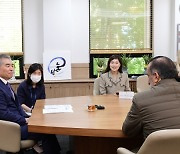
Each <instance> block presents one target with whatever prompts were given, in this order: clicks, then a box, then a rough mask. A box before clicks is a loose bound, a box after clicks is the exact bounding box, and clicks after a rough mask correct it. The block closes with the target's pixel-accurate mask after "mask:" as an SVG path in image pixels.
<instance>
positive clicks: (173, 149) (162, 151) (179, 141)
mask: <svg viewBox="0 0 180 154" xmlns="http://www.w3.org/2000/svg"><path fill="white" fill-rule="evenodd" d="M117 154H135V153H133V152H131V151H129V150H127V149H125V148H118V149H117ZM136 154H180V129H167V130H160V131H156V132H153V133H151V134H150V135H149V136H148V137H147V138H146V140H145V142H144V143H143V145H142V146H141V148H140V149H139V151H138V152H137V153H136Z"/></svg>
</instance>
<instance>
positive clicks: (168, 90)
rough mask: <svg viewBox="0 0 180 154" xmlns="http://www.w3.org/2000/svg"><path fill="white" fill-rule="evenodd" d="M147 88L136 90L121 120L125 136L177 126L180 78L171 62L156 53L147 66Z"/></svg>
mask: <svg viewBox="0 0 180 154" xmlns="http://www.w3.org/2000/svg"><path fill="white" fill-rule="evenodd" d="M147 73H148V78H149V84H150V85H151V86H152V87H151V89H150V90H148V91H144V92H141V93H138V94H136V95H135V96H134V98H133V100H132V106H131V109H130V111H129V113H128V114H127V117H126V119H125V121H124V123H123V128H122V130H123V132H124V133H125V134H126V135H128V136H138V135H142V134H143V136H144V138H146V137H147V136H148V135H149V134H151V133H152V132H154V131H157V130H163V129H179V128H180V120H179V119H180V112H179V111H180V82H178V72H177V69H176V66H175V65H174V63H173V62H172V61H171V60H170V59H169V58H167V57H163V56H158V57H155V58H153V59H152V60H151V62H150V63H149V65H148V68H147Z"/></svg>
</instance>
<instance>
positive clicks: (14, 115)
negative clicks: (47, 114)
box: [0, 80, 28, 139]
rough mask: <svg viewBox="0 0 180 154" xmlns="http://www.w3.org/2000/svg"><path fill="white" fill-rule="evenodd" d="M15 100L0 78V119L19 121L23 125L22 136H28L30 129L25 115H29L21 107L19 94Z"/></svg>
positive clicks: (23, 137)
mask: <svg viewBox="0 0 180 154" xmlns="http://www.w3.org/2000/svg"><path fill="white" fill-rule="evenodd" d="M14 96H15V100H14V98H13V96H12V93H11V91H10V89H9V88H8V87H7V85H5V84H4V82H2V81H1V80H0V119H1V120H6V121H11V122H15V123H18V124H19V125H20V126H21V138H22V139H25V138H27V136H28V129H27V124H26V120H25V117H28V116H27V115H26V113H25V112H24V111H23V109H22V108H21V106H20V104H19V102H18V99H17V96H16V94H15V93H14Z"/></svg>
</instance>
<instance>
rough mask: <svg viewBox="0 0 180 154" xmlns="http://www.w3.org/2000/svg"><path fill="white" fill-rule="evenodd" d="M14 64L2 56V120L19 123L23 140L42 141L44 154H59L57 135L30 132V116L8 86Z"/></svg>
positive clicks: (0, 83)
mask: <svg viewBox="0 0 180 154" xmlns="http://www.w3.org/2000/svg"><path fill="white" fill-rule="evenodd" d="M13 71H14V70H13V64H12V61H11V58H10V57H9V56H7V55H4V54H1V55H0V119H1V120H6V121H11V122H15V123H18V124H19V125H20V127H21V139H33V140H37V141H39V140H42V146H43V151H44V154H51V153H52V154H59V153H60V146H59V143H58V141H57V138H56V136H55V135H52V134H38V133H29V132H28V126H27V124H28V116H27V115H26V113H25V112H24V111H23V109H22V108H21V106H20V104H19V102H18V99H17V96H16V94H15V93H14V92H13V90H12V88H11V87H10V86H8V85H6V84H7V83H8V82H7V81H8V80H9V79H10V78H12V76H13Z"/></svg>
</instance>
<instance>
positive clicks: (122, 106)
mask: <svg viewBox="0 0 180 154" xmlns="http://www.w3.org/2000/svg"><path fill="white" fill-rule="evenodd" d="M88 102H91V103H92V104H97V105H104V106H105V110H96V111H94V112H88V111H87V104H88ZM50 104H51V105H60V104H61V105H66V104H71V105H72V108H73V112H72V113H53V114H52V113H51V114H43V113H42V110H43V108H44V105H50ZM130 106H131V100H125V99H119V97H117V96H114V95H99V96H76V97H63V98H53V99H45V100H38V101H37V102H36V105H35V108H34V109H33V112H32V116H31V117H30V119H29V124H28V129H29V132H37V133H49V134H61V135H73V136H93V137H125V135H124V134H123V133H122V124H123V121H124V119H125V117H126V115H127V113H128V111H129V109H130Z"/></svg>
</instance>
